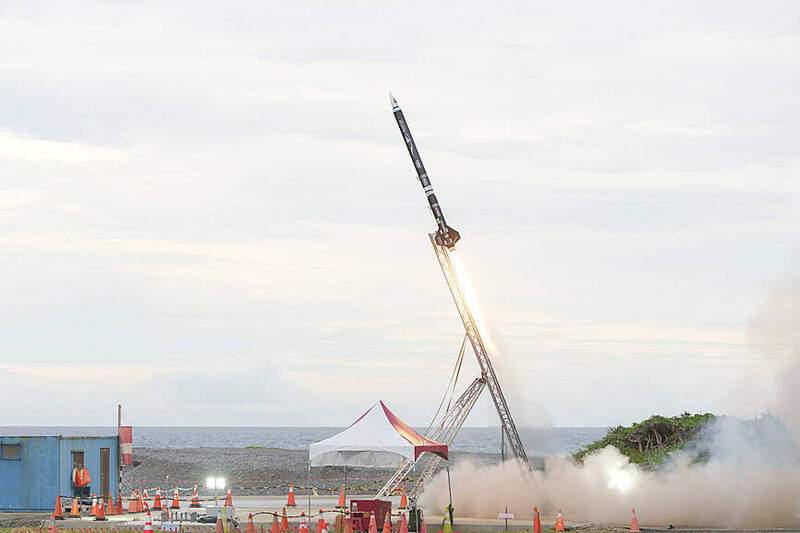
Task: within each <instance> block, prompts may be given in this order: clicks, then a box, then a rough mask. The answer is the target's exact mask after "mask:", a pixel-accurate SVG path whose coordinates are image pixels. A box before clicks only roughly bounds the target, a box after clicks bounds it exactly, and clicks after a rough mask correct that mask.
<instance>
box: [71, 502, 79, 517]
mask: <svg viewBox="0 0 800 533" xmlns="http://www.w3.org/2000/svg"><path fill="white" fill-rule="evenodd" d="M69 517H70V518H80V517H81V506H80V504H78V498H72V509H71V510H70V512H69Z"/></svg>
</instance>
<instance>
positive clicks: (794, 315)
mask: <svg viewBox="0 0 800 533" xmlns="http://www.w3.org/2000/svg"><path fill="white" fill-rule="evenodd" d="M749 330H750V331H749V333H750V342H751V344H752V345H753V347H754V348H755V349H756V350H758V352H759V353H760V354H762V355H763V356H764V357H766V358H767V359H768V360H770V361H772V362H774V363H775V365H776V366H777V368H778V372H777V373H776V375H777V378H776V382H777V383H776V387H777V392H778V397H777V406H776V408H775V410H776V414H777V415H778V416H779V417H780V418H781V420H782V421H783V422H784V423H785V424H786V425H787V426H788V427H789V429H791V430H792V431H793V432H794V435H795V437H796V438H797V439H798V440H800V388H798V387H797V383H800V276H799V277H794V278H792V279H790V280H787V281H784V282H781V283H778V284H777V285H776V286H775V287H774V289H773V290H772V291H771V292H770V294H769V295H768V296H767V298H766V299H765V300H764V302H763V303H762V304H761V306H759V308H758V309H757V310H756V312H755V314H754V315H753V317H752V318H751V319H750V324H749Z"/></svg>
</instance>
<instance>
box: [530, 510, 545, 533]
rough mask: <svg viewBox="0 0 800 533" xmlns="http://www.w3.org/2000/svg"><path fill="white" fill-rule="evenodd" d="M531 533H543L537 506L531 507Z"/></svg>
mask: <svg viewBox="0 0 800 533" xmlns="http://www.w3.org/2000/svg"><path fill="white" fill-rule="evenodd" d="M533 533H544V529H543V528H542V521H541V519H540V518H539V508H538V507H534V508H533Z"/></svg>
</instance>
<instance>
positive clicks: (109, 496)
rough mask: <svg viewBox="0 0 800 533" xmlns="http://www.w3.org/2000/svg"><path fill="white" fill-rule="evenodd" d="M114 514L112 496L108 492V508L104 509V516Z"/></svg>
mask: <svg viewBox="0 0 800 533" xmlns="http://www.w3.org/2000/svg"><path fill="white" fill-rule="evenodd" d="M113 514H114V497H113V496H111V493H109V494H108V508H107V509H106V516H111V515H113Z"/></svg>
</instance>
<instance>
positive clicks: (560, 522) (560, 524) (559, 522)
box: [556, 509, 567, 531]
mask: <svg viewBox="0 0 800 533" xmlns="http://www.w3.org/2000/svg"><path fill="white" fill-rule="evenodd" d="M566 530H567V528H566V527H565V526H564V515H562V514H561V509H559V510H558V516H557V517H556V531H566Z"/></svg>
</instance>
